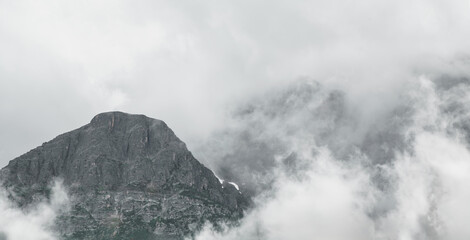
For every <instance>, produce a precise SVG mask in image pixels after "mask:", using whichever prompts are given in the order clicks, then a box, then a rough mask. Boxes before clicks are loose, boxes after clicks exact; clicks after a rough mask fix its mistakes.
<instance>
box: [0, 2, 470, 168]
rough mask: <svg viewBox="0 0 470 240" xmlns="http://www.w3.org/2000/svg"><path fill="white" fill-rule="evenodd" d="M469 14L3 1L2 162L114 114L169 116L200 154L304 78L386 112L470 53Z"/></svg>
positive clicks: (336, 6) (394, 7)
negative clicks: (250, 105)
mask: <svg viewBox="0 0 470 240" xmlns="http://www.w3.org/2000/svg"><path fill="white" fill-rule="evenodd" d="M469 11H470V3H469V1H464V0H450V1H441V0H431V1H429V0H413V1H410V0H398V1H385V0H379V1H377V0H363V1H350V0H315V1H137V2H136V1H116V0H109V1H59V0H56V1H54V0H46V1H33V0H31V1H6V0H0V113H1V115H0V146H1V147H0V166H4V165H6V164H7V162H8V161H9V160H11V159H13V158H14V157H16V156H18V155H20V154H22V153H25V152H26V151H28V150H30V149H32V148H34V147H36V146H38V145H41V144H42V143H43V142H45V141H48V140H50V139H52V138H53V137H55V136H56V135H58V134H60V133H63V132H66V131H69V130H72V129H74V128H77V127H80V126H81V125H84V124H86V123H88V122H89V121H90V119H91V118H92V117H93V116H94V115H96V114H97V113H99V112H103V111H111V110H122V111H126V112H131V113H142V114H145V115H147V116H150V117H154V118H158V119H162V120H164V121H165V122H167V123H168V124H169V126H170V127H172V128H173V130H174V131H175V132H176V134H177V135H178V136H179V137H180V138H182V140H183V141H185V142H187V143H188V146H189V147H190V148H191V147H192V146H193V145H194V144H196V142H197V141H198V139H201V138H205V137H207V136H208V135H210V134H211V133H212V132H213V131H214V130H216V129H219V128H223V125H224V119H225V118H226V116H227V111H229V109H230V107H231V106H234V105H236V104H237V103H238V102H240V101H244V100H246V99H249V98H250V97H252V96H256V95H259V94H260V93H263V92H265V91H268V90H269V89H270V88H272V87H277V86H280V85H281V86H282V85H283V84H287V83H289V82H291V81H295V80H297V79H299V78H303V77H308V78H312V79H317V80H319V81H321V82H323V83H324V84H326V85H329V86H332V87H335V88H342V89H348V92H349V93H350V95H351V96H356V97H355V98H354V99H357V101H363V102H368V104H371V105H372V107H371V109H376V108H380V104H379V103H382V102H381V101H386V100H384V99H393V98H394V97H396V96H393V94H392V93H391V92H393V91H392V90H393V89H395V88H397V87H399V86H400V82H401V81H403V79H406V78H407V76H408V75H407V74H408V73H409V72H412V71H414V70H416V69H420V68H430V67H433V66H436V65H439V66H441V65H440V64H436V63H439V62H444V61H451V60H452V59H456V58H457V59H458V58H464V57H466V54H468V53H469V50H470V48H469V46H470V41H468V39H470V38H469V37H470V34H469V33H470V25H469V23H470V14H468V13H469ZM364 89H367V90H364ZM370 89H374V90H373V91H371V90H370ZM357 96H360V97H357ZM368 98H371V99H372V100H380V101H378V102H379V103H377V101H364V100H367V99H368ZM371 99H368V100H371ZM374 102H375V104H376V105H377V106H373V105H374Z"/></svg>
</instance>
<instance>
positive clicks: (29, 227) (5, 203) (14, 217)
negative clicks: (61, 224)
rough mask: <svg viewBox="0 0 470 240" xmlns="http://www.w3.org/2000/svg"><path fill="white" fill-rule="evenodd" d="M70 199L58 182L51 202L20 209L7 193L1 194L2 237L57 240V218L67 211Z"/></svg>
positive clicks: (52, 192) (0, 227)
mask: <svg viewBox="0 0 470 240" xmlns="http://www.w3.org/2000/svg"><path fill="white" fill-rule="evenodd" d="M68 207H69V197H68V195H67V192H66V191H65V189H64V187H63V186H62V182H61V181H59V180H57V181H55V183H54V185H53V186H52V191H51V197H50V200H49V201H47V202H46V201H44V202H41V203H38V204H37V205H34V206H30V209H20V208H18V207H17V206H16V203H13V202H11V201H10V200H9V199H8V198H7V193H6V192H5V191H4V190H3V189H2V191H1V192H0V212H1V213H2V214H1V215H0V237H1V236H2V235H3V237H4V238H6V239H9V240H55V239H58V237H57V235H56V233H55V232H54V231H53V230H52V229H53V227H54V224H55V223H54V221H55V218H56V216H57V215H58V214H59V213H61V212H63V211H67V209H68Z"/></svg>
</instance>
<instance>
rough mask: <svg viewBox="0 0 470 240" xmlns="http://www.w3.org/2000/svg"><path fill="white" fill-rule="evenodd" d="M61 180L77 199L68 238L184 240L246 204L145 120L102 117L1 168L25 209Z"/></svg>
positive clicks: (60, 226)
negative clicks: (208, 222) (208, 223)
mask: <svg viewBox="0 0 470 240" xmlns="http://www.w3.org/2000/svg"><path fill="white" fill-rule="evenodd" d="M56 178H61V179H63V181H64V185H65V186H67V189H68V191H69V193H70V195H71V196H72V198H71V199H72V208H71V210H70V211H69V212H67V213H64V214H62V215H61V216H60V217H59V219H58V221H57V230H58V232H59V233H60V235H61V237H62V238H63V239H182V238H183V237H184V236H191V234H192V233H194V231H196V230H197V229H198V228H200V227H201V226H202V224H204V222H206V221H211V222H219V221H232V220H236V219H239V218H240V217H241V216H242V214H243V209H244V208H245V207H246V206H247V204H248V201H247V199H246V198H245V197H244V196H243V195H242V194H241V193H240V192H239V191H238V190H237V189H235V187H233V186H232V185H230V184H224V185H222V184H221V183H220V182H219V180H218V179H217V178H216V176H215V175H214V173H213V172H212V171H211V170H209V169H208V168H206V167H204V166H203V165H202V164H201V163H199V162H198V161H197V160H196V159H195V158H194V157H193V155H192V154H191V152H189V151H188V149H187V148H186V146H185V144H184V143H183V142H182V141H181V140H180V139H178V137H176V136H175V134H174V133H173V131H172V130H171V129H170V128H169V127H168V126H167V125H166V124H165V123H164V122H163V121H160V120H155V119H151V118H148V117H146V116H144V115H131V114H126V113H121V112H109V113H102V114H99V115H97V116H95V117H94V118H93V119H92V120H91V122H90V123H89V124H87V125H85V126H83V127H81V128H79V129H76V130H74V131H71V132H68V133H65V134H62V135H60V136H58V137H56V138H55V139H53V140H52V141H50V142H47V143H44V144H43V145H42V146H40V147H37V148H36V149H34V150H31V151H30V152H28V153H26V154H24V155H22V156H20V157H18V158H16V159H14V160H12V161H10V163H9V164H8V166H6V167H5V168H3V169H2V170H0V181H2V184H3V185H4V187H6V188H8V189H9V190H10V191H11V192H12V194H11V198H12V199H14V200H15V201H16V202H17V203H18V204H19V205H20V206H22V207H25V206H28V205H30V204H32V203H34V202H35V201H37V200H38V199H41V198H43V197H45V198H47V197H49V194H50V188H49V186H50V183H51V181H53V180H54V179H56Z"/></svg>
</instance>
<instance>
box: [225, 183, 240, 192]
mask: <svg viewBox="0 0 470 240" xmlns="http://www.w3.org/2000/svg"><path fill="white" fill-rule="evenodd" d="M228 183H230V184H232V185H233V186H234V187H235V188H236V189H237V191H239V192H240V188H239V187H238V185H237V184H236V183H234V182H228Z"/></svg>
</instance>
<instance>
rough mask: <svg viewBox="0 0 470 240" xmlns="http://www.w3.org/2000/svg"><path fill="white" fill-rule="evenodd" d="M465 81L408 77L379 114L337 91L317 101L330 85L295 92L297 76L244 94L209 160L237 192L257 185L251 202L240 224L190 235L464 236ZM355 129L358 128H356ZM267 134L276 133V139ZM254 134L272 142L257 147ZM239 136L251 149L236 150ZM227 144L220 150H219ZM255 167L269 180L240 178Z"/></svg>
mask: <svg viewBox="0 0 470 240" xmlns="http://www.w3.org/2000/svg"><path fill="white" fill-rule="evenodd" d="M443 75H444V76H445V75H446V74H443ZM443 78H445V82H443V80H442V79H443ZM469 83H470V82H469V81H468V80H466V78H449V77H442V76H439V77H435V78H430V77H427V76H417V77H416V79H415V81H412V82H409V83H408V85H407V86H408V87H409V88H407V90H406V91H405V92H402V94H401V96H402V101H399V102H397V103H396V104H395V105H394V107H393V108H389V109H387V111H388V112H387V111H385V114H384V115H383V116H382V117H378V118H375V119H374V120H375V121H379V122H374V121H365V122H362V121H361V117H357V116H354V115H348V114H346V113H347V112H348V111H349V109H350V108H355V107H356V106H355V105H354V104H352V103H350V102H343V100H344V99H345V98H340V99H342V100H341V101H340V102H341V103H342V104H340V105H339V106H342V107H341V108H335V107H332V106H331V105H327V106H328V107H326V108H322V107H321V106H322V104H325V103H326V102H328V101H329V100H328V99H329V96H331V92H330V93H329V92H327V91H326V92H325V90H324V88H322V87H321V86H319V85H315V83H311V84H310V85H309V86H314V87H313V88H312V89H314V90H315V91H307V92H311V93H313V94H308V95H303V94H302V93H303V91H306V89H309V88H308V87H306V86H305V85H303V84H304V83H302V84H301V86H302V87H301V88H295V87H293V88H291V90H292V92H291V91H289V90H286V92H287V93H288V94H279V93H278V92H276V93H273V94H272V95H271V98H270V99H269V98H268V99H267V100H266V101H265V102H264V103H262V104H259V103H257V102H256V101H249V102H250V103H253V105H254V106H255V107H251V108H248V109H250V111H242V112H243V113H244V114H246V115H242V117H240V115H236V116H237V117H240V118H236V120H235V121H238V124H239V126H238V128H235V129H229V130H228V131H227V132H228V136H229V137H227V135H223V137H224V138H227V139H230V138H231V137H233V136H235V140H234V141H233V142H225V141H223V140H222V141H216V142H217V143H218V145H217V149H219V151H220V152H216V154H215V156H217V157H219V158H218V159H219V161H218V162H217V161H216V162H213V163H215V169H221V170H224V169H230V174H231V175H232V177H234V178H236V177H239V180H240V181H241V182H242V191H244V190H245V191H246V189H250V187H251V185H253V184H254V185H258V186H261V187H258V188H255V190H254V192H255V193H254V196H255V204H254V209H252V210H250V211H249V212H247V216H246V217H245V218H244V219H242V220H241V222H240V225H239V226H236V227H233V226H231V227H226V228H225V229H224V230H222V231H220V230H214V228H212V227H211V226H210V225H207V226H206V227H205V228H204V229H203V230H202V231H201V233H200V234H199V236H198V237H196V239H269V240H272V239H288V238H295V239H311V238H312V237H315V238H318V239H465V238H468V236H469V234H470V233H469V232H468V231H467V230H466V227H465V226H464V223H465V220H464V219H466V218H467V217H468V216H469V214H470V212H468V211H466V209H467V208H466V204H465V202H468V201H469V200H470V194H469V192H468V191H467V190H466V188H465V185H466V183H467V182H468V180H469V179H468V178H469V177H470V161H469V159H470V158H469V156H470V150H469V146H470V145H469V144H470V142H469V141H468V128H466V127H465V126H467V122H468V118H467V117H465V116H467V114H468V110H467V108H466V107H465V106H467V105H468V104H467V101H468V100H467V98H466V97H464V96H465V94H464V93H466V92H467V90H468V86H469ZM284 90H285V89H284ZM345 94H347V93H345ZM285 96H288V97H285ZM305 96H308V97H305ZM312 96H314V97H312ZM340 96H341V94H340ZM300 100H302V101H300ZM299 102H301V104H299ZM313 103H317V104H316V105H314V104H313ZM284 104H285V105H284ZM299 106H301V107H299ZM305 106H314V107H310V108H308V107H305ZM335 106H338V105H335ZM320 109H327V110H328V111H320ZM335 116H336V117H338V116H339V117H338V118H339V120H338V119H337V118H334V117H335ZM309 121H310V122H309ZM260 126H261V127H260ZM358 126H361V127H358ZM293 127H294V128H293ZM292 128H293V129H292ZM341 128H345V129H347V131H344V130H341V131H338V129H341ZM354 129H356V130H357V129H365V134H362V136H363V137H357V135H358V131H354ZM237 131H241V132H242V133H244V136H250V137H248V138H246V139H247V140H245V142H248V143H249V144H247V145H245V144H244V142H243V141H241V140H240V138H237V137H238V136H239V135H237V134H238V132H237ZM361 131H362V130H361ZM227 132H225V133H227ZM246 132H248V133H246ZM359 132H360V131H359ZM338 133H339V134H338ZM355 137H356V138H355ZM216 138H220V136H216ZM224 138H223V139H224ZM242 139H243V138H242ZM272 139H279V140H278V142H277V143H278V145H273V144H272V142H273V140H272ZM330 140H331V141H330ZM253 143H257V144H253ZM260 143H265V144H267V145H268V146H271V147H273V148H267V149H266V148H259V147H258V145H259V144H260ZM371 143H374V144H372V145H370V144H371ZM224 144H227V145H228V147H225V146H224ZM239 145H241V146H242V147H241V148H242V149H243V148H248V150H246V152H250V153H251V154H252V155H251V158H245V156H244V155H241V156H238V155H237V154H236V153H237V152H239V151H237V150H238V149H237V148H236V147H237V146H239ZM278 146H281V147H278ZM234 147H235V149H237V150H236V151H234V153H232V152H229V153H226V155H224V150H220V149H232V148H234ZM208 148H211V146H210V145H209V147H208ZM339 150H343V151H339ZM257 151H259V152H265V153H266V152H268V153H270V155H268V157H266V158H265V159H262V161H261V163H260V159H258V158H254V157H255V156H258V155H257V154H258V153H256V152H257ZM242 153H243V152H242ZM212 154H214V153H212ZM208 155H209V154H208ZM220 156H222V157H220ZM292 156H295V157H294V158H292ZM210 159H211V158H210ZM250 161H252V163H250ZM250 164H261V166H260V167H259V168H253V167H251V166H250ZM292 164H294V165H296V164H297V166H300V167H297V168H292ZM245 165H248V167H243V166H245ZM225 166H227V167H225ZM255 166H256V165H255ZM263 167H264V168H263ZM266 169H268V170H266ZM221 170H219V171H221ZM264 171H266V172H267V173H265V172H264ZM222 173H224V172H223V171H222ZM259 173H262V174H264V176H265V178H268V179H269V180H270V181H267V182H259V181H256V179H250V178H249V177H248V178H247V177H246V176H250V175H255V176H256V174H259ZM229 176H230V175H229ZM240 176H241V177H240Z"/></svg>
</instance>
